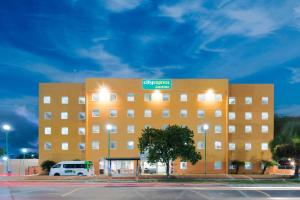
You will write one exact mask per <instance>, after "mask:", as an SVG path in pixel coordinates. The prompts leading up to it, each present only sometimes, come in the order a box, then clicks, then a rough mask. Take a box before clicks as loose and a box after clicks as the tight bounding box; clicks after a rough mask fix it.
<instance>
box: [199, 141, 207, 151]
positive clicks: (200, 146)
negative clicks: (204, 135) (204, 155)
mask: <svg viewBox="0 0 300 200" xmlns="http://www.w3.org/2000/svg"><path fill="white" fill-rule="evenodd" d="M204 148H205V144H204V142H203V141H198V142H197V149H200V150H201V149H204Z"/></svg>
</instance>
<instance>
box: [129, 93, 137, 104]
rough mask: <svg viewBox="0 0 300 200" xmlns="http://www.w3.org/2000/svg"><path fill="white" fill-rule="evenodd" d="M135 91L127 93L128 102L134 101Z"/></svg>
mask: <svg viewBox="0 0 300 200" xmlns="http://www.w3.org/2000/svg"><path fill="white" fill-rule="evenodd" d="M134 100H135V99H134V93H128V94H127V101H128V102H134Z"/></svg>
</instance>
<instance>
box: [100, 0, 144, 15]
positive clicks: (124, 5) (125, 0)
mask: <svg viewBox="0 0 300 200" xmlns="http://www.w3.org/2000/svg"><path fill="white" fill-rule="evenodd" d="M141 3H142V0H105V7H106V9H108V10H110V11H112V12H123V11H127V10H132V9H134V8H136V7H138V6H139V5H140V4H141Z"/></svg>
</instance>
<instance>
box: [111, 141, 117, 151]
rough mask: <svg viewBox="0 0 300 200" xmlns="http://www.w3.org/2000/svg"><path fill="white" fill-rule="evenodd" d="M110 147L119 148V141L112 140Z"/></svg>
mask: <svg viewBox="0 0 300 200" xmlns="http://www.w3.org/2000/svg"><path fill="white" fill-rule="evenodd" d="M109 146H110V149H117V142H116V141H110V145H109Z"/></svg>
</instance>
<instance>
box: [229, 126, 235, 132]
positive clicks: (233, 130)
mask: <svg viewBox="0 0 300 200" xmlns="http://www.w3.org/2000/svg"><path fill="white" fill-rule="evenodd" d="M235 131H236V127H235V125H229V126H228V132H229V133H235Z"/></svg>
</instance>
